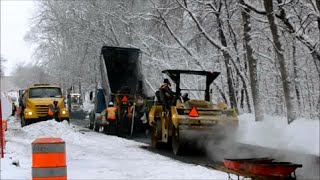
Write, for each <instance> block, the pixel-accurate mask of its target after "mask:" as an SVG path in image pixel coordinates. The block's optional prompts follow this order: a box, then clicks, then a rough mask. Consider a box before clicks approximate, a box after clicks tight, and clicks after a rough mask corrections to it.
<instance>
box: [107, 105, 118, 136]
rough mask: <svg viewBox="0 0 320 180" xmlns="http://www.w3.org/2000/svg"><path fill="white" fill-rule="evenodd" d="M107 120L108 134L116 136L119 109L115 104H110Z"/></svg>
mask: <svg viewBox="0 0 320 180" xmlns="http://www.w3.org/2000/svg"><path fill="white" fill-rule="evenodd" d="M106 111H107V112H106V118H107V124H108V126H107V130H106V131H105V132H106V133H107V134H116V133H117V108H116V107H114V106H113V102H110V103H109V107H108V108H107V110H106Z"/></svg>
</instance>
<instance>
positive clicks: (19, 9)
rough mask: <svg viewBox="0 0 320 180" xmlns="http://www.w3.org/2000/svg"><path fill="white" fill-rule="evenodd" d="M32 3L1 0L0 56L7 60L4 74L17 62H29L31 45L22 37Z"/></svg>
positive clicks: (26, 28) (7, 73)
mask: <svg viewBox="0 0 320 180" xmlns="http://www.w3.org/2000/svg"><path fill="white" fill-rule="evenodd" d="M33 6H34V3H33V1H31V0H1V56H2V57H3V58H5V59H6V60H7V62H6V63H5V64H3V65H4V67H5V75H10V74H11V73H12V71H13V70H14V68H15V67H16V64H17V63H20V62H31V56H32V51H31V46H30V44H28V43H26V42H24V40H23V38H24V36H25V34H26V32H27V31H28V29H29V25H28V23H29V19H30V18H31V15H32V9H33Z"/></svg>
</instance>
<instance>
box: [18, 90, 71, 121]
mask: <svg viewBox="0 0 320 180" xmlns="http://www.w3.org/2000/svg"><path fill="white" fill-rule="evenodd" d="M20 99H21V100H20V101H21V103H20V109H21V114H20V117H21V126H22V127H23V126H26V125H29V124H31V123H35V122H39V121H45V120H49V119H52V117H50V116H48V110H49V105H50V104H52V103H53V101H54V99H56V100H57V101H58V107H59V109H60V111H59V115H58V116H59V119H60V120H67V121H69V112H68V109H67V108H66V107H65V104H64V99H63V96H62V91H61V87H60V86H56V85H50V84H35V85H33V86H30V87H29V88H27V89H26V90H25V92H24V93H23V94H22V95H21V97H20Z"/></svg>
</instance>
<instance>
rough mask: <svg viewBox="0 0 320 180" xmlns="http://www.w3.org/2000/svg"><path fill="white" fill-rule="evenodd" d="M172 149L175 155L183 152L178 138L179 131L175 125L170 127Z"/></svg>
mask: <svg viewBox="0 0 320 180" xmlns="http://www.w3.org/2000/svg"><path fill="white" fill-rule="evenodd" d="M172 151H173V153H174V154H175V155H182V154H183V146H182V143H181V141H180V138H179V131H178V130H177V129H176V128H175V127H173V128H172Z"/></svg>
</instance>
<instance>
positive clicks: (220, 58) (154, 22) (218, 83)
mask: <svg viewBox="0 0 320 180" xmlns="http://www.w3.org/2000/svg"><path fill="white" fill-rule="evenodd" d="M35 3H36V7H35V9H36V10H35V12H34V14H33V18H32V19H31V21H30V30H29V31H28V33H27V35H26V36H25V40H26V41H28V42H30V43H31V44H32V46H33V47H34V50H35V51H34V56H33V58H34V61H35V62H36V63H34V64H32V65H26V64H21V65H19V66H18V67H17V69H16V72H15V78H16V82H18V84H19V85H20V86H22V87H24V86H26V85H27V84H26V83H30V80H32V83H41V82H47V81H48V82H58V83H59V84H61V85H62V86H63V87H70V86H78V87H79V88H81V90H82V92H86V91H90V90H92V89H93V88H94V87H95V86H96V84H97V83H98V82H99V79H100V72H99V65H100V51H101V47H102V46H103V45H108V46H121V47H135V48H139V49H140V50H141V51H142V58H141V61H142V66H143V67H142V69H143V74H144V78H145V81H146V84H148V86H146V87H149V89H150V90H151V92H153V91H154V90H155V89H157V88H158V87H159V86H160V83H161V82H162V75H161V71H162V70H164V69H191V70H208V71H218V72H221V74H220V76H219V77H218V78H217V79H216V80H215V81H214V83H213V85H212V89H213V96H214V97H213V100H214V101H218V100H223V101H225V102H227V104H228V105H230V106H232V107H233V108H236V109H238V111H239V112H240V113H243V112H247V113H254V114H255V119H256V121H261V120H263V115H264V114H270V115H277V116H286V117H287V120H288V123H290V122H292V121H294V120H295V119H297V118H298V117H303V118H310V119H320V2H319V0H86V1H72V0H68V1H52V0H42V1H36V2H35ZM185 83H186V84H189V85H194V86H200V85H198V80H197V79H189V80H188V81H186V82H185Z"/></svg>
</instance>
